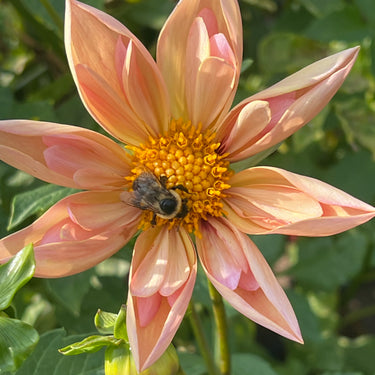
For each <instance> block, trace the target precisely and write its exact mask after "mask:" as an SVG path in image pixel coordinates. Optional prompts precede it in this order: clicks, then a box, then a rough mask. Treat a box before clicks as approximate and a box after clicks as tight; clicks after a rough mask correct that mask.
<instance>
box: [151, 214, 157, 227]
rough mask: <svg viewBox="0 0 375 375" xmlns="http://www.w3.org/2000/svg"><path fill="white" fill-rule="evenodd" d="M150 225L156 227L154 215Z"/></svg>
mask: <svg viewBox="0 0 375 375" xmlns="http://www.w3.org/2000/svg"><path fill="white" fill-rule="evenodd" d="M151 225H152V226H153V227H154V226H155V225H156V214H155V213H154V215H153V216H152V220H151Z"/></svg>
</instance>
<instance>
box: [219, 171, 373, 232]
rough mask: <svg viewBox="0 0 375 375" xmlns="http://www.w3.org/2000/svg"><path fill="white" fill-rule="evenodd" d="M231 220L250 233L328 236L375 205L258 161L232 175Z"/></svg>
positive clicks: (359, 219) (356, 221)
mask: <svg viewBox="0 0 375 375" xmlns="http://www.w3.org/2000/svg"><path fill="white" fill-rule="evenodd" d="M229 183H230V185H231V188H230V189H228V190H227V191H226V193H227V195H228V196H227V198H225V210H226V213H227V217H228V220H230V221H231V222H232V223H234V224H235V225H236V226H237V227H238V228H239V229H240V230H242V231H243V232H246V233H250V234H261V233H282V234H289V235H299V236H329V235H332V234H336V233H339V232H343V231H345V230H348V229H350V228H353V227H355V226H357V225H360V224H362V223H364V222H366V221H368V220H370V219H371V218H373V217H374V216H375V208H374V207H372V206H370V205H368V204H366V203H364V202H361V201H360V200H358V199H356V198H353V197H352V196H350V195H349V194H347V193H345V192H343V191H341V190H339V189H336V188H334V187H333V186H330V185H328V184H326V183H324V182H321V181H319V180H316V179H313V178H311V177H306V176H301V175H298V174H295V173H291V172H287V171H285V170H282V169H279V168H272V167H255V168H250V169H247V170H244V171H241V172H239V173H237V174H236V175H234V176H233V177H232V178H231V180H230V181H229Z"/></svg>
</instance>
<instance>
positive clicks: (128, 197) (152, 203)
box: [120, 191, 163, 214]
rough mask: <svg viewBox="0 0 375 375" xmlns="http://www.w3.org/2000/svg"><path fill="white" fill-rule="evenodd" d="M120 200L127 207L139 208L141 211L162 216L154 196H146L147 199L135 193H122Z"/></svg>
mask: <svg viewBox="0 0 375 375" xmlns="http://www.w3.org/2000/svg"><path fill="white" fill-rule="evenodd" d="M120 199H121V200H122V201H123V202H124V203H126V204H128V205H129V206H133V207H137V208H140V209H141V210H150V211H153V212H155V213H157V214H162V213H163V212H162V210H161V209H160V206H159V201H158V199H157V198H156V196H155V195H152V196H147V198H146V197H145V196H144V195H142V194H139V193H138V192H135V191H131V192H130V191H123V192H122V193H121V195H120Z"/></svg>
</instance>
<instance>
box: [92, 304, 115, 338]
mask: <svg viewBox="0 0 375 375" xmlns="http://www.w3.org/2000/svg"><path fill="white" fill-rule="evenodd" d="M116 318H117V314H113V313H109V312H105V311H102V310H100V309H99V310H98V312H97V313H96V315H95V327H96V329H97V330H98V331H99V332H100V333H102V334H113V330H114V327H115V323H116Z"/></svg>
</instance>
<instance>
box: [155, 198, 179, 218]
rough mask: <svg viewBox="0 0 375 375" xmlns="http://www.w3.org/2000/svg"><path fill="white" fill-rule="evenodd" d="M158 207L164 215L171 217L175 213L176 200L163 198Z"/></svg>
mask: <svg viewBox="0 0 375 375" xmlns="http://www.w3.org/2000/svg"><path fill="white" fill-rule="evenodd" d="M159 205H160V208H161V210H162V211H163V212H164V213H165V214H167V215H171V214H173V213H174V212H175V211H176V208H177V205H178V202H177V200H176V199H172V198H165V199H162V200H161V201H160V203H159Z"/></svg>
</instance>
